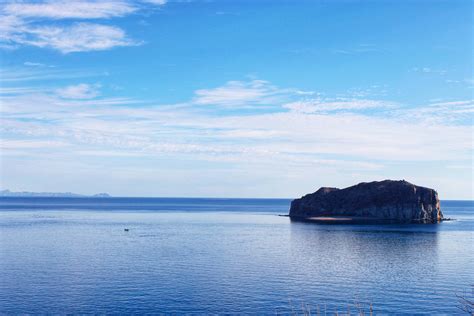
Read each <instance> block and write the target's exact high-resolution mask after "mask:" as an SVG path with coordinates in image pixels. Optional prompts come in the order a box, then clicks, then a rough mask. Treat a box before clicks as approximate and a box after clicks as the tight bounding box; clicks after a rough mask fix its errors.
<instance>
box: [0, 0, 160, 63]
mask: <svg viewBox="0 0 474 316" xmlns="http://www.w3.org/2000/svg"><path fill="white" fill-rule="evenodd" d="M164 3H165V1H154V2H153V4H154V5H163V4H164ZM139 8H140V7H139V6H137V5H135V4H133V3H131V2H129V1H119V0H117V1H91V0H89V1H86V0H79V1H72V2H71V1H43V2H37V3H25V2H14V3H9V4H6V5H5V6H4V7H3V8H1V10H0V46H1V47H3V48H9V49H15V48H18V47H21V46H34V47H39V48H50V49H54V50H57V51H59V52H61V53H63V54H69V53H76V52H88V51H101V50H108V49H111V48H114V47H123V46H136V45H140V44H141V43H142V42H141V41H137V40H132V39H130V38H129V37H128V36H127V34H126V32H125V31H124V30H123V29H121V28H120V27H118V26H115V25H109V24H108V25H104V24H101V23H96V22H94V23H91V22H84V20H90V19H94V20H95V21H98V20H100V19H107V20H109V19H111V18H116V17H123V16H126V15H129V14H132V13H134V12H136V11H138V10H139ZM55 21H60V22H55ZM53 22H55V23H53Z"/></svg>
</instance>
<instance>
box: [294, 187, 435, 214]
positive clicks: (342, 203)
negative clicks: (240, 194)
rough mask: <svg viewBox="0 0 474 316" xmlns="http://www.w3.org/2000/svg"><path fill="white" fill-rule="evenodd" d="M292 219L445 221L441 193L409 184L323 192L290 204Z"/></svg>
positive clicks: (334, 189)
mask: <svg viewBox="0 0 474 316" xmlns="http://www.w3.org/2000/svg"><path fill="white" fill-rule="evenodd" d="M289 216H290V217H291V218H292V219H304V220H316V221H331V222H334V221H338V220H340V221H345V222H348V221H349V222H350V221H381V222H383V221H388V222H400V223H437V222H439V221H441V220H443V213H442V212H441V210H440V206H439V199H438V193H437V192H436V191H435V190H433V189H429V188H424V187H420V186H417V185H414V184H411V183H409V182H407V181H404V180H402V181H392V180H385V181H379V182H378V181H374V182H368V183H365V182H364V183H359V184H357V185H354V186H351V187H348V188H345V189H337V188H325V187H323V188H320V189H319V190H318V191H316V192H314V193H311V194H307V195H305V196H303V197H302V198H300V199H296V200H293V201H292V202H291V208H290V214H289Z"/></svg>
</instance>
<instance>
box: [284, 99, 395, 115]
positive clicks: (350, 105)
mask: <svg viewBox="0 0 474 316" xmlns="http://www.w3.org/2000/svg"><path fill="white" fill-rule="evenodd" d="M283 107H284V108H286V109H289V110H291V111H294V112H300V113H318V112H330V111H360V110H367V109H383V108H385V109H386V108H393V107H396V104H395V103H394V102H387V101H382V100H367V99H340V100H329V101H328V100H324V99H314V100H303V101H296V102H290V103H287V104H284V105H283Z"/></svg>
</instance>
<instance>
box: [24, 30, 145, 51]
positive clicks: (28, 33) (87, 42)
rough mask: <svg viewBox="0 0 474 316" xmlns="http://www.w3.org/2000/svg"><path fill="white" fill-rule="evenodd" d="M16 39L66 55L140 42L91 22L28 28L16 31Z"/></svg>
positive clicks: (120, 31) (121, 31) (118, 31)
mask: <svg viewBox="0 0 474 316" xmlns="http://www.w3.org/2000/svg"><path fill="white" fill-rule="evenodd" d="M15 42H16V43H19V44H24V45H31V46H37V47H45V48H53V49H56V50H59V51H60V52H62V53H65V54H67V53H72V52H85V51H94V50H106V49H110V48H113V47H117V46H131V45H138V44H139V43H136V42H133V41H132V40H130V39H128V38H127V36H126V35H125V32H124V31H123V30H122V29H120V28H118V27H115V26H107V25H101V24H94V23H75V24H73V25H71V26H68V27H60V26H42V27H35V28H28V29H24V30H23V32H21V34H15Z"/></svg>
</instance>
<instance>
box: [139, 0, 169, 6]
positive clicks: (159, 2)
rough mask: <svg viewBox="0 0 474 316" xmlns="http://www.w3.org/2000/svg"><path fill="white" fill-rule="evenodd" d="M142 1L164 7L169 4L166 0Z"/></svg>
mask: <svg viewBox="0 0 474 316" xmlns="http://www.w3.org/2000/svg"><path fill="white" fill-rule="evenodd" d="M142 1H143V2H146V3H151V4H157V5H164V4H166V2H167V1H166V0H142Z"/></svg>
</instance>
